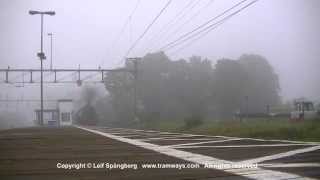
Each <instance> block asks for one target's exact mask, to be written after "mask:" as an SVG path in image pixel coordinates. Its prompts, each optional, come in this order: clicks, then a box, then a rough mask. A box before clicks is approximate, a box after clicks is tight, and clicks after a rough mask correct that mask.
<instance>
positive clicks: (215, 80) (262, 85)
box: [84, 52, 280, 126]
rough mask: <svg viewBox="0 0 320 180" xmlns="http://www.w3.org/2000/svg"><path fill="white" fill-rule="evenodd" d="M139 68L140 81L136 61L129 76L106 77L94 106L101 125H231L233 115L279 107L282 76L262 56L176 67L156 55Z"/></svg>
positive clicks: (192, 62) (130, 64) (183, 61)
mask: <svg viewBox="0 0 320 180" xmlns="http://www.w3.org/2000/svg"><path fill="white" fill-rule="evenodd" d="M137 63H138V66H137V67H138V68H137V74H136V78H135V77H134V75H133V73H132V71H133V70H134V64H133V62H132V61H127V62H126V63H125V65H124V68H127V69H129V70H132V71H131V72H117V73H114V72H109V73H107V74H106V77H105V82H104V85H105V88H106V90H107V92H108V95H107V97H103V98H98V100H97V102H96V103H95V105H94V106H95V109H96V110H98V111H99V112H100V113H99V112H98V114H100V117H102V119H101V120H100V121H103V122H104V123H113V124H115V125H122V126H125V125H131V124H135V123H144V122H154V121H166V120H168V121H172V120H185V121H188V120H190V121H192V120H194V119H196V120H204V119H208V120H210V119H223V120H227V119H232V117H234V115H235V114H240V115H241V114H244V113H247V114H254V113H266V111H267V109H268V107H270V106H275V105H278V104H279V103H280V96H279V91H280V85H279V79H278V75H277V74H276V73H275V72H274V69H273V67H272V66H271V65H270V64H269V62H268V61H267V59H266V58H264V57H262V56H260V55H256V54H244V55H242V56H240V57H239V58H238V59H228V58H222V59H219V60H217V61H216V63H215V64H214V65H213V64H212V63H211V61H210V60H209V59H206V58H201V57H200V56H192V57H190V58H189V59H180V60H175V61H173V60H171V59H170V58H169V57H168V56H167V55H166V54H165V53H164V52H157V53H149V54H147V55H145V56H144V57H143V58H142V59H141V60H139V61H138V62H137ZM135 86H136V94H135V91H134V87H135ZM135 95H136V97H135ZM84 97H86V98H87V96H84ZM87 101H88V102H89V100H87ZM135 103H136V116H137V119H135V118H134V112H135V110H134V107H135V106H134V104H135Z"/></svg>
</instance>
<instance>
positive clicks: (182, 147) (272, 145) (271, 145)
mask: <svg viewBox="0 0 320 180" xmlns="http://www.w3.org/2000/svg"><path fill="white" fill-rule="evenodd" d="M308 145H309V144H308ZM308 145H306V144H250V145H225V146H214V145H212V146H180V145H179V146H178V145H177V146H175V145H172V146H170V147H172V148H181V149H189V148H191V149H193V148H251V147H287V146H308Z"/></svg>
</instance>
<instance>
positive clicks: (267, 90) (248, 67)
mask: <svg viewBox="0 0 320 180" xmlns="http://www.w3.org/2000/svg"><path fill="white" fill-rule="evenodd" d="M238 61H239V63H240V64H241V66H242V67H243V68H244V70H245V72H246V74H247V77H248V79H247V84H246V90H245V92H244V93H245V96H248V105H249V112H252V113H263V112H266V106H274V105H278V104H279V103H280V96H279V91H280V85H279V78H278V75H277V74H276V73H275V72H274V70H273V68H272V66H271V65H270V64H269V62H268V61H267V60H266V59H265V58H264V57H262V56H260V55H255V54H245V55H242V56H241V57H240V58H239V60H238Z"/></svg>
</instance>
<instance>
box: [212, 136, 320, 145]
mask: <svg viewBox="0 0 320 180" xmlns="http://www.w3.org/2000/svg"><path fill="white" fill-rule="evenodd" d="M215 137H222V138H238V137H231V136H215ZM242 139H247V140H255V141H269V142H284V143H298V144H300V143H304V144H317V145H320V142H310V141H291V140H279V139H259V138H242Z"/></svg>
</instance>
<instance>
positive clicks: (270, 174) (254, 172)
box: [75, 126, 311, 180]
mask: <svg viewBox="0 0 320 180" xmlns="http://www.w3.org/2000/svg"><path fill="white" fill-rule="evenodd" d="M75 127H77V128H80V129H82V130H86V131H89V132H92V133H95V134H99V135H102V136H105V137H108V138H111V139H114V140H118V141H121V142H125V143H128V144H132V145H135V146H138V147H142V148H144V149H149V150H152V151H155V152H158V153H161V154H165V155H168V156H172V157H175V158H179V159H182V160H186V161H190V162H193V163H198V164H202V165H205V164H235V162H232V161H226V160H221V159H217V158H214V157H210V156H205V155H200V154H195V153H190V152H186V151H181V150H176V149H173V148H170V147H166V146H160V145H155V144H150V143H146V142H142V141H137V140H135V139H128V138H123V137H120V136H116V135H112V134H109V133H104V132H101V131H97V130H92V129H88V128H85V127H81V126H75ZM219 170H223V171H225V172H229V173H233V174H236V175H240V176H244V177H247V178H251V179H263V180H266V179H270V180H273V179H311V178H306V177H302V176H299V175H296V174H290V173H284V172H278V171H272V170H265V169H261V168H256V169H247V168H246V169H219Z"/></svg>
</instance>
